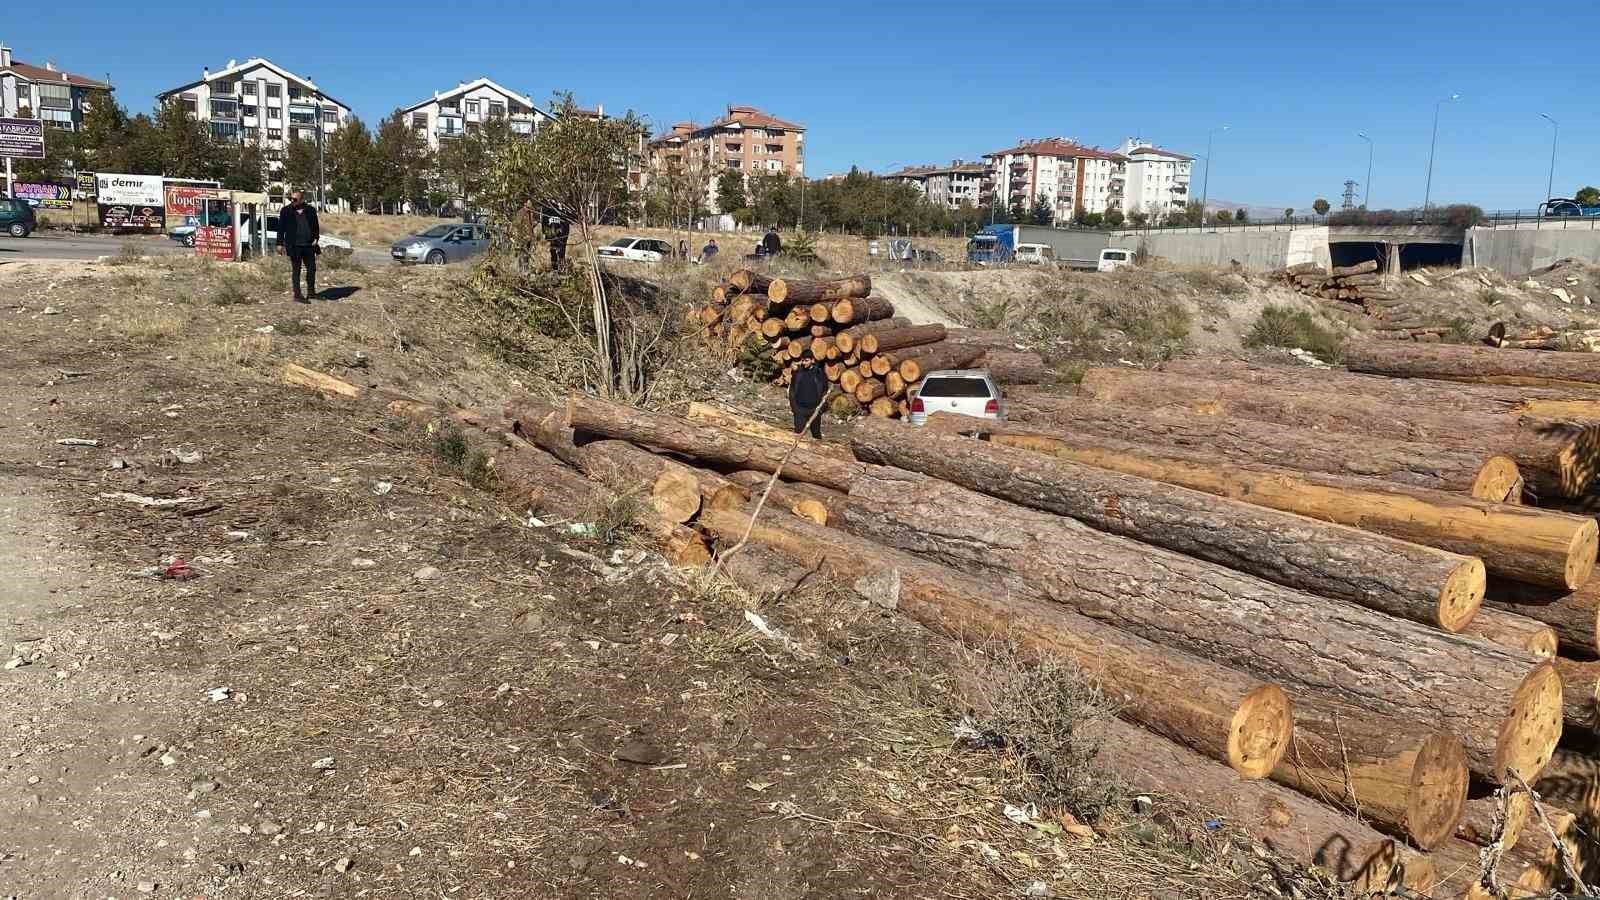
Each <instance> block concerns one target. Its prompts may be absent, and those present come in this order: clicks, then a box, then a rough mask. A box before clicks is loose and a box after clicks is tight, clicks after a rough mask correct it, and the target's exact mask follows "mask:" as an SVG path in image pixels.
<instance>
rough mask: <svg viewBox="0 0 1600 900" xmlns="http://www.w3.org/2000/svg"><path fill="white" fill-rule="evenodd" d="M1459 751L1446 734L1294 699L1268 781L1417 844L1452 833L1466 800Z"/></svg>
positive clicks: (1437, 841) (1432, 843) (1427, 845)
mask: <svg viewBox="0 0 1600 900" xmlns="http://www.w3.org/2000/svg"><path fill="white" fill-rule="evenodd" d="M1468 778H1469V776H1468V772H1467V756H1466V752H1465V751H1463V750H1462V749H1461V741H1459V740H1457V739H1456V737H1455V736H1454V735H1451V734H1449V733H1448V732H1443V731H1438V730H1436V729H1430V728H1427V727H1426V726H1417V725H1415V724H1413V723H1410V722H1403V721H1400V720H1398V719H1393V718H1390V717H1387V716H1379V715H1373V714H1371V713H1369V712H1367V711H1366V710H1361V709H1355V708H1352V707H1347V706H1341V705H1339V704H1335V703H1328V702H1326V701H1319V700H1312V699H1307V698H1304V697H1298V698H1296V700H1295V709H1294V739H1293V741H1292V742H1291V743H1290V745H1289V750H1288V752H1287V753H1285V754H1284V756H1283V759H1282V761H1280V762H1279V763H1278V766H1277V768H1276V769H1274V770H1273V771H1272V780H1273V781H1276V782H1278V783H1279V784H1284V785H1288V786H1289V787H1292V788H1294V789H1296V790H1298V791H1300V792H1301V793H1303V794H1305V795H1306V796H1308V797H1312V798H1314V799H1316V800H1320V801H1322V802H1323V803H1327V804H1329V805H1330V806H1337V807H1339V808H1341V809H1344V810H1345V811H1347V812H1351V813H1356V812H1359V813H1360V814H1361V815H1362V816H1364V817H1365V818H1366V819H1367V821H1369V822H1374V823H1377V826H1378V828H1379V829H1380V830H1382V831H1387V832H1389V833H1390V834H1393V835H1396V836H1397V837H1402V838H1406V839H1408V840H1411V841H1412V842H1414V843H1415V844H1416V845H1417V846H1418V847H1421V848H1422V849H1424V850H1432V849H1434V848H1435V847H1438V846H1439V845H1441V844H1443V843H1444V842H1445V841H1446V840H1448V839H1449V838H1450V836H1451V835H1452V834H1454V833H1455V831H1456V825H1457V823H1458V822H1460V821H1461V817H1462V813H1463V810H1464V809H1465V806H1466V801H1467V782H1468Z"/></svg>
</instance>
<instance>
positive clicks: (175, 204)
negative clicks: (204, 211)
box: [162, 180, 226, 219]
mask: <svg viewBox="0 0 1600 900" xmlns="http://www.w3.org/2000/svg"><path fill="white" fill-rule="evenodd" d="M223 199H226V192H224V191H223V190H222V189H221V188H219V187H215V186H212V185H200V184H195V183H193V182H189V183H185V182H177V181H171V180H168V181H166V182H165V187H164V189H163V191H162V200H163V204H162V205H164V206H165V207H166V209H167V216H168V217H169V218H172V219H181V218H183V217H184V216H198V215H200V203H199V201H201V200H223Z"/></svg>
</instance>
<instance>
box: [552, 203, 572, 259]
mask: <svg viewBox="0 0 1600 900" xmlns="http://www.w3.org/2000/svg"><path fill="white" fill-rule="evenodd" d="M545 222H546V223H547V224H548V225H549V229H548V230H549V235H550V268H551V269H559V268H561V266H562V264H563V263H565V262H566V261H567V235H568V234H569V233H570V232H571V231H572V226H570V225H568V224H567V220H566V219H564V218H562V217H561V216H560V215H559V214H557V213H554V212H552V213H550V214H548V215H546V216H545Z"/></svg>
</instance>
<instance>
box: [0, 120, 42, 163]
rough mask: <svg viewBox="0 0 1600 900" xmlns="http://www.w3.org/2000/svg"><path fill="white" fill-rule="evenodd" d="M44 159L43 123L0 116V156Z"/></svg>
mask: <svg viewBox="0 0 1600 900" xmlns="http://www.w3.org/2000/svg"><path fill="white" fill-rule="evenodd" d="M6 156H9V157H11V158H12V159H44V123H43V122H41V121H39V120H38V119H4V118H0V157H6Z"/></svg>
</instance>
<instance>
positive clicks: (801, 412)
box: [789, 358, 828, 441]
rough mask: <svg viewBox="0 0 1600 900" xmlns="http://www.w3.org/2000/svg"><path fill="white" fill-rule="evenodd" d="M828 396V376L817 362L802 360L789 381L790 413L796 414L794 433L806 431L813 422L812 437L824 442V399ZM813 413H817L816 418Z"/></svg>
mask: <svg viewBox="0 0 1600 900" xmlns="http://www.w3.org/2000/svg"><path fill="white" fill-rule="evenodd" d="M826 396H828V376H827V375H826V374H824V373H823V371H822V367H821V366H819V365H817V363H816V360H813V359H807V358H801V360H800V366H799V367H798V368H796V369H795V370H794V375H793V377H791V378H790V379H789V411H790V412H792V413H794V433H795V434H799V433H800V432H802V431H804V430H805V427H806V421H807V420H808V419H809V420H810V421H811V436H812V437H814V438H816V439H817V440H819V441H820V440H822V411H821V410H819V409H817V407H819V406H821V405H822V398H824V397H826ZM812 413H816V416H815V418H813V417H812Z"/></svg>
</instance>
